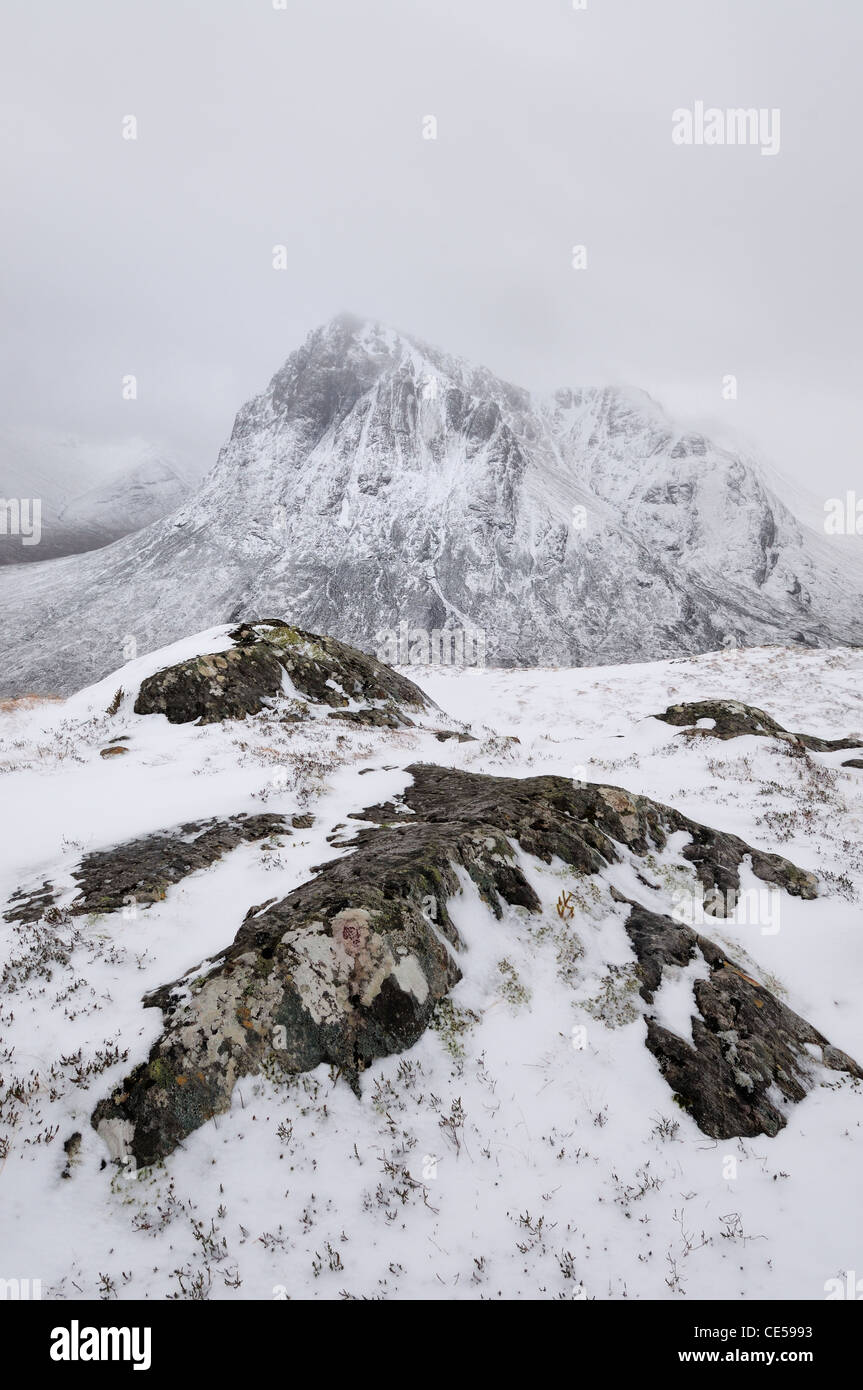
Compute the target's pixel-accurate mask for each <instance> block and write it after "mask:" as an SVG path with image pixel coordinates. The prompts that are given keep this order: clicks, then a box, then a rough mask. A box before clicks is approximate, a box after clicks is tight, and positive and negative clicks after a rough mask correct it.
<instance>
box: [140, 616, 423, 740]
mask: <svg viewBox="0 0 863 1390" xmlns="http://www.w3.org/2000/svg"><path fill="white" fill-rule="evenodd" d="M229 635H230V638H231V641H232V642H233V643H234V645H233V646H232V647H229V648H228V649H227V650H226V651H222V652H214V653H212V654H208V655H202V656H196V657H192V658H191V659H190V660H188V661H181V662H178V663H177V665H175V666H167V667H165V668H164V669H163V670H161V671H157V672H156V673H155V674H154V675H152V676H148V677H147V678H146V679H145V680H143V681H142V682H141V687H140V690H139V692H138V696H137V699H136V701H135V713H136V714H164V715H165V717H166V718H167V719H168V720H169V721H170V723H172V724H189V723H192V722H194V721H195V720H197V721H198V722H200V723H201V724H214V723H218V722H220V721H221V720H223V719H245V718H246V717H247V716H248V715H250V714H258V713H260V711H261V710H263V709H266V708H268V707H272V706H273V704H274V702H275V701H277V700H278V699H279V697H280V696H282V695H284V694H285V691H286V685H287V681H290V683H291V685H292V686H293V688H294V690H296V691H298V692H299V694H300V695H301V696H303V697H304V698H305V700H307V701H309V702H310V703H311V704H312V705H324V706H326V707H328V710H329V711H332V712H334V713H335V712H337V713H338V717H339V718H342V719H347V720H350V721H351V722H353V723H359V724H372V725H376V726H379V727H386V728H399V727H410V726H411V725H412V723H413V721H412V719H411V718H410V715H409V714H408V713H407V710H412V711H422V710H425V709H431V708H433V706H432V703H431V701H430V700H429V699H428V698H427V697H426V696H425V695H424V694H423V692H422V691H421V690H420V688H419V686H417V685H414V683H413V681H409V680H407V678H406V677H405V676H400V675H399V674H398V672H396V671H393V670H391V668H390V667H388V666H385V665H384V664H383V663H382V662H380V661H378V660H377V659H376V658H375V657H373V656H369V655H368V654H367V653H365V652H361V651H358V650H357V649H356V648H355V647H350V646H348V645H347V643H345V642H339V641H337V640H336V639H335V638H333V637H320V636H317V635H316V634H315V633H311V632H304V631H303V630H302V629H301V628H297V627H292V626H291V625H290V624H289V623H285V622H282V621H281V620H280V619H276V618H264V619H260V620H258V621H256V622H249V623H242V624H241V625H240V626H239V627H237V628H234V629H233V630H232V632H231V633H230V634H229ZM310 713H311V712H310V711H309V710H308V709H306V710H305V711H303V710H301V709H298V708H296V707H290V708H286V710H285V715H284V717H285V718H286V719H291V720H298V719H302V718H304V717H310Z"/></svg>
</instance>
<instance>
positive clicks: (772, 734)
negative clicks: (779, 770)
mask: <svg viewBox="0 0 863 1390" xmlns="http://www.w3.org/2000/svg"><path fill="white" fill-rule="evenodd" d="M655 717H656V718H657V719H661V720H662V721H663V723H665V724H674V725H676V726H678V727H680V728H685V729H686V732H687V733H688V734H690V735H695V736H698V735H703V736H704V737H705V738H721V739H729V738H740V737H742V736H743V735H744V734H756V735H758V736H760V737H762V738H780V739H785V740H786V741H788V742H792V743H798V744H800V745H802V747H803V748H806V749H807V750H808V751H809V752H810V753H835V752H839V751H840V750H841V749H843V748H863V738H859V737H852V738H818V737H816V735H815V734H794V733H791V732H790V731H789V730H788V729H783V727H782V725H781V724H777V722H776V720H775V719H774V718H773V717H772V716H771V715H769V714H766V713H765V712H764V710H763V709H758V708H757V707H756V706H755V705H744V704H741V702H740V701H738V700H694V701H691V702H690V703H688V704H681V705H669V706H668V709H667V710H665V711H664V712H663V713H662V714H657V715H656V716H655ZM701 719H712V720H713V727H712V728H698V727H697V725H698V722H699V720H701ZM843 766H845V767H847V766H849V764H847V763H845V764H843Z"/></svg>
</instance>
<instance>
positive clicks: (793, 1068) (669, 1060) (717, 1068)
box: [626, 902, 863, 1139]
mask: <svg viewBox="0 0 863 1390" xmlns="http://www.w3.org/2000/svg"><path fill="white" fill-rule="evenodd" d="M631 906H632V912H631V914H630V916H629V919H628V921H627V923H626V930H627V932H628V934H629V938H630V940H631V942H632V944H633V947H634V949H635V953H636V955H637V957H638V963H639V965H638V968H639V975H640V977H641V980H642V988H641V993H642V996H643V998H644V999H645V1000H646V1002H647V1003H648V1004H652V1003H653V1001H654V995H655V993H656V990H657V989H658V988H659V985H660V984H661V982H662V979H663V977H664V975H665V973H666V971H667V969H668V967H669V966H678V967H684V966H686V965H688V964H689V963H690V962H691V961H694V960H696V959H697V957H698V955H699V954H700V956H701V957H702V958H703V960H704V961H706V962H707V965H708V967H709V970H710V974H709V976H708V978H707V979H701V978H696V979H695V980H694V982H693V1000H692V1019H691V1023H692V1041H691V1042H690V1041H688V1040H687V1039H685V1038H682V1037H680V1036H678V1035H677V1034H676V1033H672V1032H671V1031H669V1029H668V1028H665V1027H663V1026H662V1024H661V1023H659V1022H658V1020H657V1019H656V1018H655V1017H654V1016H652V1015H651V1014H650V1013H648V1014H647V1018H646V1022H647V1038H646V1043H647V1047H648V1048H649V1050H650V1051H651V1052H652V1053H653V1055H654V1057H655V1058H656V1060H657V1062H658V1063H659V1067H660V1070H661V1072H662V1074H663V1076H664V1077H665V1079H666V1081H667V1082H668V1084H669V1086H670V1087H671V1088H672V1090H673V1091H674V1092H675V1096H676V1098H677V1100H678V1101H679V1103H680V1104H681V1105H682V1106H683V1107H684V1109H686V1110H688V1111H689V1112H690V1113H691V1115H692V1117H693V1119H694V1120H695V1122H696V1124H697V1125H698V1126H699V1128H700V1129H702V1130H703V1131H704V1133H705V1134H709V1135H711V1136H712V1137H713V1138H714V1139H732V1138H735V1137H736V1136H738V1135H744V1136H752V1135H756V1134H776V1133H777V1132H778V1131H779V1130H780V1129H781V1128H782V1127H783V1126H784V1125H785V1123H786V1116H785V1115H784V1114H783V1112H782V1110H781V1109H780V1108H779V1102H780V1097H784V1099H785V1100H786V1101H789V1102H796V1101H800V1100H802V1099H803V1097H804V1096H805V1095H806V1093H807V1092H808V1091H809V1090H811V1088H812V1086H813V1084H814V1070H815V1068H814V1065H813V1064H814V1062H815V1061H816V1060H820V1061H821V1063H822V1064H823V1065H824V1066H826V1067H828V1068H830V1069H831V1070H835V1071H843V1072H846V1073H848V1074H849V1075H850V1076H852V1077H854V1078H856V1079H858V1080H860V1079H863V1071H861V1070H860V1068H859V1067H858V1065H857V1063H856V1062H854V1061H853V1060H852V1059H851V1058H850V1057H848V1056H846V1054H845V1053H844V1052H840V1051H839V1049H838V1048H834V1047H832V1046H831V1045H830V1043H829V1042H828V1041H827V1039H826V1038H825V1037H824V1036H823V1035H822V1034H821V1033H819V1032H818V1031H817V1030H816V1029H815V1028H813V1027H812V1025H811V1024H810V1023H807V1022H806V1020H805V1019H803V1018H800V1016H799V1015H798V1014H795V1013H793V1012H792V1010H791V1009H789V1008H788V1007H787V1006H786V1005H785V1004H783V1003H782V1002H781V1001H780V1000H779V999H777V998H776V996H775V995H774V994H772V993H771V992H770V990H768V989H766V988H765V986H764V985H761V984H759V983H758V982H757V981H756V980H754V979H752V977H751V976H750V975H748V974H746V973H745V972H744V971H743V970H742V969H741V968H740V967H739V966H738V965H736V964H735V963H734V961H732V960H729V959H728V957H727V955H726V954H725V952H724V951H722V950H721V949H720V947H718V946H717V945H716V944H715V943H714V942H713V941H710V940H708V939H707V938H706V937H704V936H701V935H699V934H698V933H697V932H694V931H693V930H692V929H691V928H690V927H687V926H685V925H683V924H682V923H680V922H677V921H675V920H674V919H673V918H671V917H663V916H660V915H659V914H657V913H654V912H649V911H648V910H647V909H646V908H644V907H642V906H640V905H639V904H638V903H634V902H633V903H631ZM809 1049H812V1051H810V1050H809ZM816 1053H818V1054H820V1057H817V1058H816V1056H815V1054H816Z"/></svg>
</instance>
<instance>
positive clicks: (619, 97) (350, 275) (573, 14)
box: [0, 0, 863, 496]
mask: <svg viewBox="0 0 863 1390" xmlns="http://www.w3.org/2000/svg"><path fill="white" fill-rule="evenodd" d="M276 3H279V0H276ZM861 38H863V4H861V3H860V0H818V3H817V4H814V3H811V0H587V8H586V9H584V10H578V9H575V8H574V6H573V4H572V0H287V3H286V8H284V9H275V8H274V5H273V0H76V3H74V4H70V3H69V0H38V3H36V0H4V3H3V18H2V42H0V50H2V59H0V63H2V69H3V71H2V83H0V103H2V105H0V109H2V173H0V177H2V184H0V186H2V190H3V203H4V213H3V218H2V230H0V244H2V266H3V270H2V281H3V306H2V307H3V319H4V326H5V333H4V335H3V347H2V352H3V359H2V370H0V392H2V401H0V423H2V425H3V426H5V427H6V428H10V427H11V428H15V429H18V428H21V427H23V428H27V429H37V428H38V429H40V430H45V429H48V430H57V431H60V432H64V433H65V432H71V433H74V434H77V435H80V436H83V437H84V438H85V439H92V440H93V441H94V443H100V444H101V443H104V442H105V441H107V440H112V439H120V438H122V437H125V436H129V435H139V436H142V437H144V438H145V439H147V440H152V441H157V442H159V443H160V444H163V445H164V446H165V447H166V448H167V449H168V450H170V451H173V452H175V453H177V454H178V455H180V456H181V457H182V458H183V459H184V460H185V461H186V462H187V464H189V465H190V466H191V467H193V468H195V469H198V470H203V469H205V468H207V467H209V466H210V465H211V464H212V463H213V462H214V461H215V458H216V454H217V452H218V449H219V447H220V445H221V444H222V443H223V442H224V440H225V438H226V437H227V435H228V433H229V431H230V428H231V423H232V420H233V417H234V414H235V413H236V411H237V409H238V408H239V406H240V405H241V404H242V403H243V401H244V400H245V399H247V398H248V397H249V396H250V395H252V394H254V393H255V392H257V391H259V390H261V389H262V388H263V387H264V386H265V385H266V383H267V381H268V380H269V378H270V376H271V375H272V374H273V372H274V371H275V370H276V369H277V368H278V367H279V365H280V364H281V362H282V361H283V360H284V358H285V357H286V356H287V355H288V353H289V352H290V351H291V350H292V349H293V348H294V347H295V346H296V345H297V344H298V343H299V342H300V341H301V340H302V338H303V337H304V335H305V333H306V332H307V331H308V330H309V328H311V327H313V326H314V325H316V324H317V323H319V322H322V321H324V320H326V319H327V318H329V317H331V316H332V315H333V314H334V313H336V312H338V311H339V310H342V309H350V310H353V311H355V312H358V313H361V314H366V315H369V316H372V317H375V318H380V319H382V320H384V321H385V322H389V323H391V324H393V325H395V326H396V327H400V328H403V329H404V330H406V331H408V332H412V333H414V334H416V335H418V336H420V337H422V338H425V339H427V340H429V341H431V342H434V343H437V344H439V345H440V346H443V347H445V348H447V349H448V350H450V351H452V352H456V353H460V354H462V355H465V356H468V357H470V358H473V359H475V360H477V361H480V362H483V363H485V364H486V365H488V366H489V367H491V368H492V369H493V370H495V371H497V372H498V373H499V374H501V375H502V376H505V377H508V378H510V379H511V380H514V381H516V382H519V383H520V384H522V385H525V386H530V387H546V386H554V385H562V384H578V383H581V382H588V383H597V382H602V381H605V380H610V381H623V380H625V381H631V382H633V383H635V384H638V385H641V386H644V387H646V388H647V389H648V390H650V391H651V392H652V393H653V394H655V395H656V396H657V397H658V398H659V399H660V400H661V401H662V402H663V403H664V404H665V405H666V407H667V408H669V409H670V410H671V412H672V413H673V414H676V415H677V416H678V417H681V416H682V417H683V418H684V419H685V421H686V422H687V423H688V422H689V421H691V420H698V421H700V422H701V423H702V424H703V426H704V427H705V428H706V429H707V430H708V431H712V432H713V433H714V434H717V435H722V436H723V437H733V436H735V435H736V437H738V438H740V439H742V440H743V441H744V442H745V443H747V444H748V445H749V447H751V448H753V449H755V450H756V451H757V452H758V454H759V455H760V456H761V457H762V458H763V459H765V460H766V461H768V462H770V463H772V464H773V465H775V466H776V467H778V468H779V469H780V470H781V471H783V472H784V473H785V474H787V475H788V476H790V477H791V478H792V479H795V480H797V481H798V482H799V483H802V484H803V485H807V486H809V487H810V489H811V490H812V491H813V492H814V493H816V494H817V495H818V496H824V495H827V494H829V493H831V492H836V491H839V490H842V491H844V490H845V489H846V488H856V489H857V490H858V492H860V493H861V494H863V477H861V467H860V460H861V437H863V394H861V390H860V383H861V376H863V372H861V367H863V363H861V357H863V348H861V327H860V325H861V303H860V298H861V296H860V285H861V272H860V257H861V254H863V228H861V194H860V161H861V151H860V132H861V117H860V108H859V101H860V83H861V68H863V46H861ZM696 101H703V102H704V103H705V105H706V106H708V107H709V106H715V107H719V108H722V109H725V108H729V107H737V106H745V107H749V106H753V107H758V108H761V107H764V108H766V109H773V108H779V110H780V112H781V126H780V130H781V144H780V149H779V153H778V154H776V155H774V156H769V155H767V156H765V155H762V154H761V152H760V149H759V148H758V147H757V146H744V147H741V146H734V147H731V146H727V145H726V146H712V147H708V146H704V145H702V146H690V147H681V146H678V145H675V144H674V143H673V142H672V138H671V132H672V112H673V111H674V110H675V109H677V108H681V107H693V106H694V103H695V102H696ZM128 115H134V116H135V118H136V119H137V123H138V138H137V140H134V141H133V140H124V139H123V138H122V123H123V118H124V117H125V116H128ZM428 115H433V116H435V118H436V120H437V123H438V138H437V139H436V140H425V139H423V138H422V134H423V118H424V117H425V116H428ZM278 243H282V244H284V245H286V246H287V248H288V260H289V265H288V269H287V270H285V271H276V270H274V269H273V268H272V247H273V245H274V244H278ZM575 244H583V245H585V246H586V248H587V268H586V269H585V270H574V269H573V268H572V265H571V256H572V247H573V245H575ZM127 373H134V374H135V375H136V376H137V378H138V391H139V396H138V399H137V401H134V402H132V401H124V400H123V399H122V395H121V379H122V377H123V376H124V374H127ZM729 373H730V374H734V375H735V376H736V377H737V380H738V393H739V394H738V399H737V401H736V402H735V401H727V400H723V397H722V379H723V376H725V375H726V374H729Z"/></svg>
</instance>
